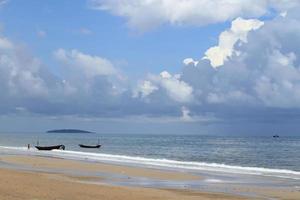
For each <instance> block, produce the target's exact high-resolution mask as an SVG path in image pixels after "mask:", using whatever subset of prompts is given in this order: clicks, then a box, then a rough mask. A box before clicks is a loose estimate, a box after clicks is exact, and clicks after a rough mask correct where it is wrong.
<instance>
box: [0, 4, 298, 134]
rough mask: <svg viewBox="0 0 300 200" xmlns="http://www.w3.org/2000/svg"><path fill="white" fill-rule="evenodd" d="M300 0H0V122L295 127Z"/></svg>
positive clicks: (223, 130) (212, 130)
mask: <svg viewBox="0 0 300 200" xmlns="http://www.w3.org/2000/svg"><path fill="white" fill-rule="evenodd" d="M299 9H300V2H299V1H298V0H244V1H240V0H222V1H219V0H210V1H208V0H78V1H71V0H59V1H58V0H56V1H53V0H44V1H35V0H28V1H22V0H0V91H1V93H0V131H2V132H16V131H17V132H31V131H33V132H38V131H45V130H47V129H53V128H82V129H88V130H92V131H96V132H99V133H137V134H150V133H151V134H220V135H226V134H233V135H244V134H251V135H268V134H274V133H282V134H286V135H299V133H298V132H299V125H298V124H299V121H300V70H299V56H300V38H299V34H300V26H299V25H300V15H299V14H298V10H299Z"/></svg>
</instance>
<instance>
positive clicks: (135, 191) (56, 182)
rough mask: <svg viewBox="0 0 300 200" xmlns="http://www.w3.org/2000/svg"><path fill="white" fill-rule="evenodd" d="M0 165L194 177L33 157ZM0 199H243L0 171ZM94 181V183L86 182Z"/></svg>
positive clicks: (94, 178) (11, 159) (175, 177)
mask: <svg viewBox="0 0 300 200" xmlns="http://www.w3.org/2000/svg"><path fill="white" fill-rule="evenodd" d="M1 161H2V162H8V163H15V164H16V163H17V164H25V165H31V166H32V167H33V169H41V168H56V169H58V168H59V169H62V168H63V169H68V168H69V169H70V170H71V169H81V170H88V171H89V170H92V171H94V170H104V171H106V172H108V171H109V172H114V173H122V174H124V173H125V174H127V175H130V176H131V175H134V176H137V175H140V176H143V175H144V176H146V177H151V178H164V179H166V178H168V179H170V180H181V179H190V178H192V179H193V178H196V177H193V176H190V175H188V174H180V173H176V174H175V173H168V172H163V171H156V170H149V169H139V170H135V169H133V168H128V167H121V166H113V165H110V166H108V165H102V164H89V165H86V163H81V162H75V161H67V160H61V159H55V158H37V157H20V156H18V157H5V158H1ZM0 176H1V179H0V185H1V187H0V199H6V200H18V199H43V200H52V199H53V200H54V199H64V200H68V199H70V200H71V199H72V200H77V199H78V200H79V199H86V200H92V199H124V200H127V199H128V200H134V199H144V200H148V199H149V200H150V199H175V200H176V199H191V200H193V199H203V200H205V199H224V200H225V199H228V200H229V199H245V198H242V197H238V196H231V195H227V194H217V193H205V192H200V191H188V190H175V189H173V190H172V189H160V188H142V187H124V186H122V187H120V186H112V185H107V184H101V178H99V177H98V178H97V177H86V176H70V175H66V174H62V173H46V172H44V173H41V172H32V171H31V172H28V171H21V170H10V169H0ZM95 180H97V181H98V183H97V184H95V183H91V182H89V181H95Z"/></svg>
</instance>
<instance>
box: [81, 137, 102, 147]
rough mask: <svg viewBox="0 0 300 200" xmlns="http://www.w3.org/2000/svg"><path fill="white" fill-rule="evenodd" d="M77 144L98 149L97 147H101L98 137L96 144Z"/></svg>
mask: <svg viewBox="0 0 300 200" xmlns="http://www.w3.org/2000/svg"><path fill="white" fill-rule="evenodd" d="M79 146H80V147H81V148H88V149H99V148H100V147H101V144H100V140H99V139H98V144H96V145H86V144H79Z"/></svg>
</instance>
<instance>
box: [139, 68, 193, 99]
mask: <svg viewBox="0 0 300 200" xmlns="http://www.w3.org/2000/svg"><path fill="white" fill-rule="evenodd" d="M145 83H146V85H145ZM145 86H146V87H145ZM138 88H140V90H139V91H140V92H141V94H142V97H146V96H148V95H150V94H151V93H153V92H155V91H158V89H160V91H161V90H162V91H163V92H165V93H166V94H167V96H168V97H169V98H170V99H171V100H173V101H175V102H179V103H188V102H192V101H193V99H194V97H193V88H192V87H191V86H190V85H189V84H187V83H186V82H184V81H182V80H181V79H180V75H179V74H175V75H172V74H170V73H169V72H167V71H163V72H161V73H160V74H159V75H154V74H150V75H149V76H148V79H147V80H145V81H144V82H143V85H142V86H139V87H138ZM141 89H142V90H141ZM135 96H136V95H135Z"/></svg>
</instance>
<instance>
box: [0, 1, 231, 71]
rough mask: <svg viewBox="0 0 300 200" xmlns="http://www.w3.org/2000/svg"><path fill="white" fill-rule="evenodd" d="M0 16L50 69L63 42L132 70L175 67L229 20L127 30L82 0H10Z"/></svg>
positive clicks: (213, 41)
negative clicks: (41, 33)
mask: <svg viewBox="0 0 300 200" xmlns="http://www.w3.org/2000/svg"><path fill="white" fill-rule="evenodd" d="M0 16H1V23H2V25H3V27H4V28H3V29H4V33H5V34H6V35H9V37H10V38H11V39H12V40H14V41H18V42H20V43H24V44H25V45H26V47H27V48H28V49H29V51H31V52H32V53H33V54H34V55H35V56H37V57H39V58H40V59H41V60H43V61H44V62H45V63H46V64H47V65H48V66H49V67H50V68H53V69H54V70H55V71H56V70H57V69H56V68H57V65H58V64H57V63H55V62H54V61H53V57H52V52H53V51H55V50H56V49H58V48H65V49H80V50H81V51H83V52H85V53H88V54H92V55H101V56H102V57H105V58H108V59H110V60H112V61H113V62H114V63H116V65H117V67H119V68H121V69H122V70H123V71H125V73H128V74H133V75H134V76H137V75H138V76H141V75H143V74H145V73H146V72H152V73H159V72H161V71H162V70H168V71H171V72H177V71H179V70H180V69H181V67H182V60H183V59H184V58H186V57H188V56H192V57H195V58H198V57H201V56H202V54H203V53H204V51H205V50H206V49H207V48H209V47H210V46H212V45H213V44H216V43H217V37H218V35H219V33H220V32H221V31H222V30H224V29H225V28H226V27H228V26H229V23H220V24H213V25H209V26H206V27H184V28H180V27H172V26H168V25H166V26H164V27H161V28H160V29H156V30H152V31H150V32H147V33H139V32H135V31H132V30H130V29H129V28H128V27H127V26H126V24H125V20H124V19H122V18H120V17H116V16H113V15H110V14H109V13H106V12H99V11H96V10H92V9H89V6H88V3H87V2H86V1H84V0H81V1H76V2H73V1H49V0H46V1H20V0H14V1H10V2H9V3H7V4H6V5H5V7H3V8H2V10H1V13H0ZM85 31H86V32H85ZM38 32H44V33H45V36H39V35H38ZM136 74H137V75H136Z"/></svg>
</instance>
